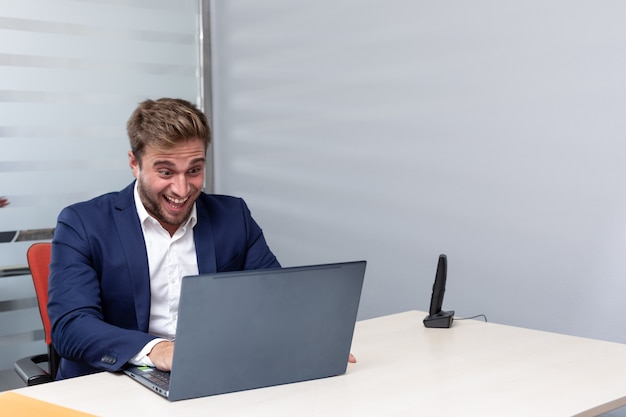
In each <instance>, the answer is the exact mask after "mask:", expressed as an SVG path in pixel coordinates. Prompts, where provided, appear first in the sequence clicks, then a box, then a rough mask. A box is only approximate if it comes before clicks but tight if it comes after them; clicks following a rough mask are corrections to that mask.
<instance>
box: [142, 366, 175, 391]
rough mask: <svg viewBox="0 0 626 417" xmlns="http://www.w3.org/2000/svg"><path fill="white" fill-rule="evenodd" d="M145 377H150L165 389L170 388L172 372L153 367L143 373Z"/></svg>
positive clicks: (150, 379)
mask: <svg viewBox="0 0 626 417" xmlns="http://www.w3.org/2000/svg"><path fill="white" fill-rule="evenodd" d="M143 376H144V378H146V379H148V380H149V381H150V382H152V383H153V384H154V385H157V386H158V387H159V388H162V389H163V390H165V391H168V390H169V386H170V373H169V372H165V371H161V370H158V369H153V370H151V371H150V372H146V373H144V374H143Z"/></svg>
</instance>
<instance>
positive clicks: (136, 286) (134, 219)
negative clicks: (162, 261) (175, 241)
mask: <svg viewBox="0 0 626 417" xmlns="http://www.w3.org/2000/svg"><path fill="white" fill-rule="evenodd" d="M134 187H135V182H133V183H132V184H131V185H129V186H128V187H126V188H125V189H124V190H122V191H121V192H120V193H119V195H118V198H117V201H116V203H115V211H114V213H113V217H114V219H115V224H116V225H117V232H118V234H119V236H120V241H121V242H122V247H123V250H124V254H125V256H126V263H127V265H128V273H129V276H128V278H129V279H130V281H131V283H132V288H133V295H134V298H135V312H136V315H137V327H138V329H139V330H140V331H145V332H147V331H148V327H149V322H150V271H149V268H148V254H147V252H146V244H145V241H144V238H143V231H142V230H141V224H140V223H139V217H138V216H137V210H136V209H135V199H134V194H133V193H134Z"/></svg>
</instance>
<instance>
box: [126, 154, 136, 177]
mask: <svg viewBox="0 0 626 417" xmlns="http://www.w3.org/2000/svg"><path fill="white" fill-rule="evenodd" d="M128 164H129V165H130V169H131V170H132V171H133V175H134V177H135V178H139V160H138V159H137V158H135V154H134V153H133V151H128Z"/></svg>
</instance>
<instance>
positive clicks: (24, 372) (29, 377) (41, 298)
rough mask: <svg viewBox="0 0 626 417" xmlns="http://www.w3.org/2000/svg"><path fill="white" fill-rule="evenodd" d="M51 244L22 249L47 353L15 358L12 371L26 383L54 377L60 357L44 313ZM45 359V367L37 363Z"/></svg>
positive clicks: (49, 379)
mask: <svg viewBox="0 0 626 417" xmlns="http://www.w3.org/2000/svg"><path fill="white" fill-rule="evenodd" d="M51 248H52V244H51V243H34V244H33V245H31V246H30V247H29V248H28V251H27V252H26V259H27V260H28V267H29V268H30V273H31V275H32V276H33V284H34V285H35V293H36V294H37V304H38V305H39V313H40V314H41V321H42V322H43V330H44V333H45V335H46V345H47V346H48V353H47V354H41V355H34V356H29V357H26V358H22V359H19V360H18V361H17V362H15V365H14V368H15V372H17V374H18V375H19V376H20V378H21V379H22V380H23V381H24V382H25V383H26V385H28V386H30V385H37V384H43V383H44V382H50V381H54V378H55V377H56V373H57V369H58V368H59V361H60V359H61V358H60V356H59V354H58V353H57V351H56V350H55V349H54V346H52V337H51V335H50V333H51V329H50V318H49V317H48V275H49V274H50V249H51ZM46 362H47V363H48V369H47V370H46V369H44V368H43V367H42V366H40V365H39V364H43V363H46Z"/></svg>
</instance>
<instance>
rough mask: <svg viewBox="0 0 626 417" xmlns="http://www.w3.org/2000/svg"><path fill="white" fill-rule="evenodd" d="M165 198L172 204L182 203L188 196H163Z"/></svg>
mask: <svg viewBox="0 0 626 417" xmlns="http://www.w3.org/2000/svg"><path fill="white" fill-rule="evenodd" d="M165 198H167V199H168V201H170V202H172V203H174V204H183V203H184V202H185V201H187V200H188V199H189V197H187V198H171V197H167V196H165Z"/></svg>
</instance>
